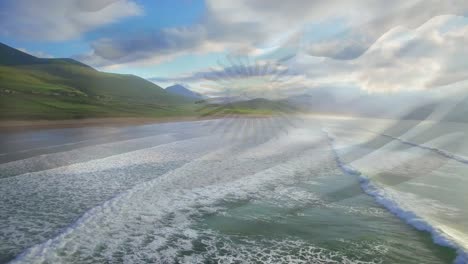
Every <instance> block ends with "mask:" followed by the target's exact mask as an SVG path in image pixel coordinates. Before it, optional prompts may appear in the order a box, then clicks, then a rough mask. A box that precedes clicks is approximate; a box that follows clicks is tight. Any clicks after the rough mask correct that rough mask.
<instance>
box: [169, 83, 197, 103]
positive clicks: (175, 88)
mask: <svg viewBox="0 0 468 264" xmlns="http://www.w3.org/2000/svg"><path fill="white" fill-rule="evenodd" d="M166 91H168V92H170V93H172V94H176V95H180V96H184V97H186V98H190V99H193V100H203V99H205V96H203V95H201V94H199V93H196V92H194V91H192V90H190V89H188V88H186V87H185V86H183V85H180V84H174V85H172V86H169V87H166Z"/></svg>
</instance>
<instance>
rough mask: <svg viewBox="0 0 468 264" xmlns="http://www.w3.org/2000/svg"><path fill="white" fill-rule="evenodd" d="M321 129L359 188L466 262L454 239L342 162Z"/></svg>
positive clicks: (340, 163)
mask: <svg viewBox="0 0 468 264" xmlns="http://www.w3.org/2000/svg"><path fill="white" fill-rule="evenodd" d="M322 131H323V132H324V133H325V135H326V136H327V138H328V142H329V145H330V147H331V149H332V152H333V155H334V158H335V161H336V163H337V165H338V167H339V168H340V169H341V170H342V171H343V172H344V173H345V174H347V175H351V176H357V177H358V178H359V183H360V185H361V189H362V190H363V191H364V192H365V193H366V194H367V195H369V196H372V197H373V198H374V200H375V201H376V202H377V203H379V204H380V205H382V206H383V207H385V208H386V209H387V210H388V211H390V212H391V213H392V214H394V215H396V216H397V217H398V218H400V219H402V220H403V221H405V222H406V223H407V224H409V225H411V226H413V227H414V228H416V229H417V230H420V231H426V232H429V233H430V234H431V236H432V240H433V241H434V243H436V244H437V245H441V246H445V247H450V248H453V249H455V250H456V251H457V258H456V259H455V260H454V263H455V264H466V263H468V252H467V251H466V250H465V249H463V248H462V247H461V246H460V245H457V244H456V243H455V242H454V241H452V240H451V239H450V238H448V237H447V235H446V234H445V233H444V232H443V231H442V230H439V229H438V228H436V227H434V226H432V225H431V224H430V223H428V222H427V221H425V220H424V219H422V218H421V217H419V216H418V215H417V214H415V213H414V212H412V211H409V210H405V209H403V208H402V207H401V206H400V205H399V204H398V203H397V202H395V201H393V200H392V199H390V198H388V195H386V193H385V190H384V189H382V188H379V187H378V186H377V185H376V184H374V183H373V182H372V181H371V180H370V179H369V177H367V176H365V175H363V174H362V173H361V172H360V171H359V170H357V169H355V168H353V167H352V166H351V165H349V164H346V162H344V161H343V160H342V159H341V158H340V155H339V153H338V150H337V149H336V147H335V145H334V142H335V138H334V137H333V136H332V135H331V134H330V133H329V132H328V131H327V130H325V129H322ZM389 137H391V136H389ZM392 138H393V137H392ZM395 139H397V138H395ZM397 140H398V139H397ZM400 141H401V140H400ZM405 144H407V143H405ZM408 144H411V145H412V146H413V144H414V143H411V142H408ZM414 146H416V147H421V145H417V144H414ZM423 148H425V149H429V150H433V148H431V147H427V146H424V147H423Z"/></svg>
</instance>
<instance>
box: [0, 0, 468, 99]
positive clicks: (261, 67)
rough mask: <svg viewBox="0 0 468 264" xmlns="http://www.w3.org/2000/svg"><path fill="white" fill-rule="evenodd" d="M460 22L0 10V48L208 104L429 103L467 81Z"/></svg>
mask: <svg viewBox="0 0 468 264" xmlns="http://www.w3.org/2000/svg"><path fill="white" fill-rule="evenodd" d="M467 15H468V1H466V0H446V1H439V0H394V1H384V0H346V1H344V0H343V1H337V0H329V1H319V0H290V1H283V0H238V1H232V0H206V1H202V0H172V1H171V0H147V1H144V0H41V1H36V0H2V1H1V2H0V24H1V25H2V26H1V27H0V41H1V42H3V43H5V44H7V45H10V46H13V47H15V48H18V49H21V50H23V51H25V52H28V53H30V54H32V55H35V56H39V57H70V58H74V59H77V60H79V61H81V62H83V63H86V64H89V65H91V66H93V67H95V68H96V69H98V70H101V71H107V72H114V73H126V74H135V75H138V76H140V77H143V78H146V79H148V80H150V81H152V82H154V83H156V84H158V85H160V86H162V87H166V86H169V85H171V84H174V83H181V84H185V85H187V86H188V87H190V88H192V89H194V90H196V91H199V92H202V93H206V94H209V95H214V96H222V95H223V94H224V95H226V90H229V91H230V92H232V93H245V92H246V91H249V92H250V93H252V94H254V95H255V96H258V95H259V93H262V94H265V93H266V94H268V95H271V96H273V97H282V96H288V95H290V94H294V93H298V94H300V93H303V92H304V91H308V90H310V89H316V88H322V89H323V87H333V88H334V89H337V88H339V89H353V90H357V91H359V92H364V93H387V94H393V93H407V92H411V93H413V92H420V93H425V92H426V93H427V92H429V91H430V92H434V91H436V92H439V91H449V90H450V89H452V87H460V84H463V83H464V82H465V80H466V79H467V78H468V60H467V59H466V58H468V49H467V48H466V47H468V19H467V17H466V16H467ZM220 91H222V92H220Z"/></svg>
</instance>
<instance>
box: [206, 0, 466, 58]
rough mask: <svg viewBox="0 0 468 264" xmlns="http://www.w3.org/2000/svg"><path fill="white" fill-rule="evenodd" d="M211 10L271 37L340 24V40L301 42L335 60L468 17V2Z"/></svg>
mask: <svg viewBox="0 0 468 264" xmlns="http://www.w3.org/2000/svg"><path fill="white" fill-rule="evenodd" d="M207 5H208V6H209V7H210V8H211V10H213V11H212V13H213V16H215V17H216V18H218V19H219V20H221V21H223V23H225V24H230V23H251V24H253V25H254V26H255V27H256V28H257V29H258V30H259V31H261V32H265V33H264V35H268V37H269V38H271V37H272V35H274V34H279V33H281V32H285V31H289V30H291V29H295V30H297V31H303V32H304V34H312V35H313V34H319V33H320V32H316V31H314V30H312V31H310V30H307V29H308V27H309V26H310V24H311V23H312V24H320V23H325V22H327V21H329V20H333V19H336V20H339V21H341V22H342V23H343V25H340V26H341V27H344V28H343V30H342V31H341V32H339V33H337V34H336V35H334V36H328V37H327V38H325V39H322V40H317V39H314V40H313V41H308V40H307V36H304V38H303V39H302V40H301V41H302V42H303V43H301V45H302V46H303V48H304V50H305V51H306V52H307V53H308V54H309V55H312V56H323V57H331V58H335V59H354V58H357V57H359V56H360V55H362V54H363V53H364V52H365V51H366V50H367V49H368V48H369V47H370V46H371V45H372V44H373V43H374V42H375V41H376V40H377V39H379V38H380V36H382V35H383V34H384V33H386V32H387V31H389V30H391V29H392V28H394V27H398V26H404V27H408V28H415V27H418V26H420V25H421V24H423V23H425V22H426V21H428V20H430V19H431V18H433V17H435V16H438V15H446V14H453V15H465V14H467V13H468V2H467V1H465V0H451V1H438V0H409V1H408V0H395V1H364V0H349V1H338V0H331V1H319V0H312V1H311V0H292V1H280V0H273V1H266V0H239V1H229V0H211V1H208V3H207ZM319 30H321V29H320V28H319V29H318V30H317V31H319ZM305 32H307V33H305ZM267 39H268V38H267ZM256 40H257V41H259V40H258V39H256Z"/></svg>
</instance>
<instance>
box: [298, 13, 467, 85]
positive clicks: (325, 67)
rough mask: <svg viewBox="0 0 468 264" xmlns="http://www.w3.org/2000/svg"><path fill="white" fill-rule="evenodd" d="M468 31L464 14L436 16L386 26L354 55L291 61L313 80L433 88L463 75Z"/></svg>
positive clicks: (311, 82)
mask: <svg viewBox="0 0 468 264" xmlns="http://www.w3.org/2000/svg"><path fill="white" fill-rule="evenodd" d="M451 25H457V26H456V27H453V26H451ZM467 36H468V19H466V18H464V17H457V16H451V15H446V16H439V17H435V18H433V19H431V20H430V21H428V22H426V23H424V24H423V25H422V26H421V27H419V28H417V29H414V30H411V29H408V28H405V27H397V28H394V29H393V30H390V31H389V32H387V33H386V34H384V35H383V36H382V37H380V38H379V39H378V40H377V41H376V42H375V43H374V44H373V45H372V46H371V47H370V48H369V49H368V50H367V51H366V52H365V53H364V54H363V55H362V56H360V57H359V58H356V59H354V60H345V61H343V60H334V59H329V58H322V59H321V60H317V59H314V57H309V60H310V61H307V60H306V59H305V58H307V57H308V56H303V58H302V59H297V60H295V61H292V62H291V63H292V64H293V66H295V67H297V68H298V69H299V70H301V71H304V72H306V73H307V76H308V78H309V80H310V81H309V84H311V85H314V86H320V85H339V84H347V85H353V86H357V87H361V88H362V89H363V90H366V91H369V92H395V91H411V90H427V89H434V88H437V87H442V86H446V85H451V84H454V83H457V82H460V81H463V80H466V79H468V63H467V62H466V58H467V57H468V50H467V49H466V47H467V46H468V37H467Z"/></svg>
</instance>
